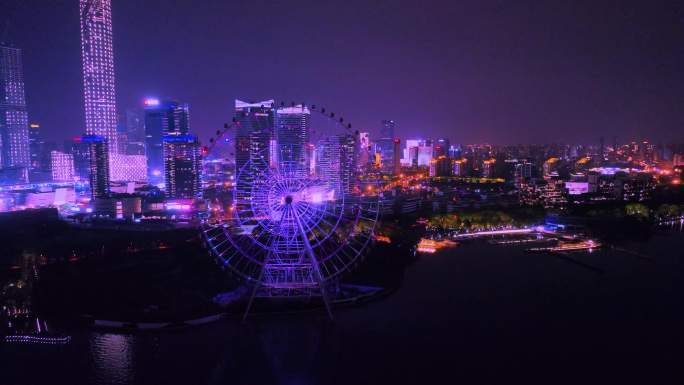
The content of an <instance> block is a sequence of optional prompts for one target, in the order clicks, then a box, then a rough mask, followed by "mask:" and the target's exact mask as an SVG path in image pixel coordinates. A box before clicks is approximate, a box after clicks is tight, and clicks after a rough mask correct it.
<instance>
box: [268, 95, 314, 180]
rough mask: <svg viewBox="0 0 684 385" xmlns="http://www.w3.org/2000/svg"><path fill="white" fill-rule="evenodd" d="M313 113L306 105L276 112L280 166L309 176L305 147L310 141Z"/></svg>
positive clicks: (285, 108)
mask: <svg viewBox="0 0 684 385" xmlns="http://www.w3.org/2000/svg"><path fill="white" fill-rule="evenodd" d="M310 120H311V111H309V108H308V107H306V106H304V105H297V106H292V107H280V108H278V110H277V111H276V129H275V136H276V142H277V143H278V154H277V156H278V165H279V167H281V168H287V169H290V170H296V172H297V173H301V174H307V173H308V167H306V159H305V158H306V157H305V146H306V144H307V143H309V140H310V129H311V128H310Z"/></svg>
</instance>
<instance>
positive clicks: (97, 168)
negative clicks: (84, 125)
mask: <svg viewBox="0 0 684 385" xmlns="http://www.w3.org/2000/svg"><path fill="white" fill-rule="evenodd" d="M81 142H83V143H88V157H89V158H90V172H89V177H90V178H89V179H90V192H91V195H92V197H93V198H105V197H107V196H108V195H109V180H110V177H109V148H108V147H109V146H108V145H107V139H105V138H104V137H101V136H97V135H84V136H82V137H81Z"/></svg>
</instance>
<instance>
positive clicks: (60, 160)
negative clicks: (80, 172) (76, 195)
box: [50, 151, 74, 182]
mask: <svg viewBox="0 0 684 385" xmlns="http://www.w3.org/2000/svg"><path fill="white" fill-rule="evenodd" d="M50 170H51V173H52V181H53V182H72V181H73V180H74V157H73V155H71V154H67V153H64V152H61V151H51V152H50Z"/></svg>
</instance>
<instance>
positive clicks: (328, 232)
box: [202, 106, 381, 318]
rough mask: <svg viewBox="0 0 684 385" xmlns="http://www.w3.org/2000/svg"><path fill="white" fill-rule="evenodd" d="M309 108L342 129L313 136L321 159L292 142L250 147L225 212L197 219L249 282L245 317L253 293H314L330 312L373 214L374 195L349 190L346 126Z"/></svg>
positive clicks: (217, 252)
mask: <svg viewBox="0 0 684 385" xmlns="http://www.w3.org/2000/svg"><path fill="white" fill-rule="evenodd" d="M308 110H310V111H312V113H315V114H318V116H319V117H323V118H325V119H326V120H327V121H328V123H327V124H330V122H334V125H335V126H336V127H337V128H339V129H340V131H341V132H342V135H336V134H333V135H332V136H330V137H328V138H325V137H324V136H323V135H319V137H320V138H321V139H319V147H317V148H316V149H317V150H318V151H319V154H318V155H317V158H318V159H319V160H320V162H321V164H320V165H318V167H310V165H311V163H310V162H308V158H307V155H306V154H307V151H306V150H305V149H302V148H293V145H283V146H279V147H277V150H276V151H275V152H277V154H274V149H273V148H270V149H262V150H261V151H260V152H255V153H252V154H251V156H250V157H249V160H248V161H247V162H246V163H245V164H244V165H242V166H241V167H240V169H239V170H237V175H236V178H235V183H234V188H233V192H232V196H233V204H232V206H231V208H230V212H229V214H230V215H224V216H214V217H211V216H210V217H208V218H207V219H206V221H205V223H204V225H203V230H202V231H203V235H204V239H205V241H206V243H207V245H208V248H209V250H210V253H211V254H212V256H213V257H214V258H215V259H216V261H217V262H218V263H219V264H220V265H221V266H223V267H224V268H225V269H226V270H228V271H230V272H232V273H234V274H235V275H236V276H238V277H239V278H241V279H242V280H243V281H244V282H246V283H247V284H248V285H250V286H251V287H252V291H251V296H250V299H249V302H248V305H247V310H246V311H245V317H246V316H247V314H248V312H249V310H250V308H251V306H252V303H253V301H254V298H255V297H271V298H292V297H312V296H320V297H321V298H322V300H323V302H324V304H325V307H326V310H327V312H328V315H329V316H330V317H331V318H332V312H331V308H330V302H331V299H333V298H334V297H335V296H336V295H337V286H336V283H337V282H338V279H339V277H340V275H341V274H343V273H344V272H345V271H349V270H350V269H352V268H353V267H354V265H355V264H356V263H357V262H358V260H359V258H360V257H361V256H362V255H363V252H364V250H365V249H366V248H367V247H368V245H369V244H370V242H371V241H372V239H373V234H374V229H375V226H376V224H377V222H378V220H379V215H380V211H381V210H380V201H379V196H378V195H377V194H371V195H368V194H366V195H364V194H361V193H360V191H359V190H358V189H357V188H356V189H355V188H354V183H355V178H356V175H355V174H356V170H355V169H354V164H353V158H354V154H353V150H354V142H353V140H352V141H345V140H343V139H344V138H350V137H351V138H353V133H351V132H350V131H351V125H349V124H346V125H345V124H343V120H342V119H340V118H338V119H335V118H334V114H330V113H326V112H325V110H324V109H320V110H319V109H316V108H315V107H314V106H311V107H309V108H308ZM331 115H332V116H331ZM319 126H324V125H323V124H320V125H319ZM228 127H230V126H227V127H226V129H228ZM317 128H320V127H317ZM330 138H333V139H330ZM212 143H214V142H213V141H212ZM306 146H308V147H312V146H314V145H313V144H311V143H307V144H306ZM326 146H327V147H326ZM205 151H206V150H205ZM209 151H211V148H209ZM349 151H352V153H349ZM292 154H297V156H296V158H293V155H292ZM325 154H327V155H325ZM273 157H276V158H278V159H279V161H276V162H274V161H273V160H272V158H273ZM326 157H327V159H326ZM331 159H332V160H334V161H335V162H331ZM323 168H325V169H323Z"/></svg>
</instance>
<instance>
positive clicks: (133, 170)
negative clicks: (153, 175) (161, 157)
mask: <svg viewBox="0 0 684 385" xmlns="http://www.w3.org/2000/svg"><path fill="white" fill-rule="evenodd" d="M114 156H115V157H116V158H117V160H116V162H115V163H116V164H118V167H117V168H116V170H112V172H111V174H112V175H111V179H112V180H113V181H119V182H146V181H147V178H148V174H147V157H146V156H145V155H126V154H115V155H114Z"/></svg>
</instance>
